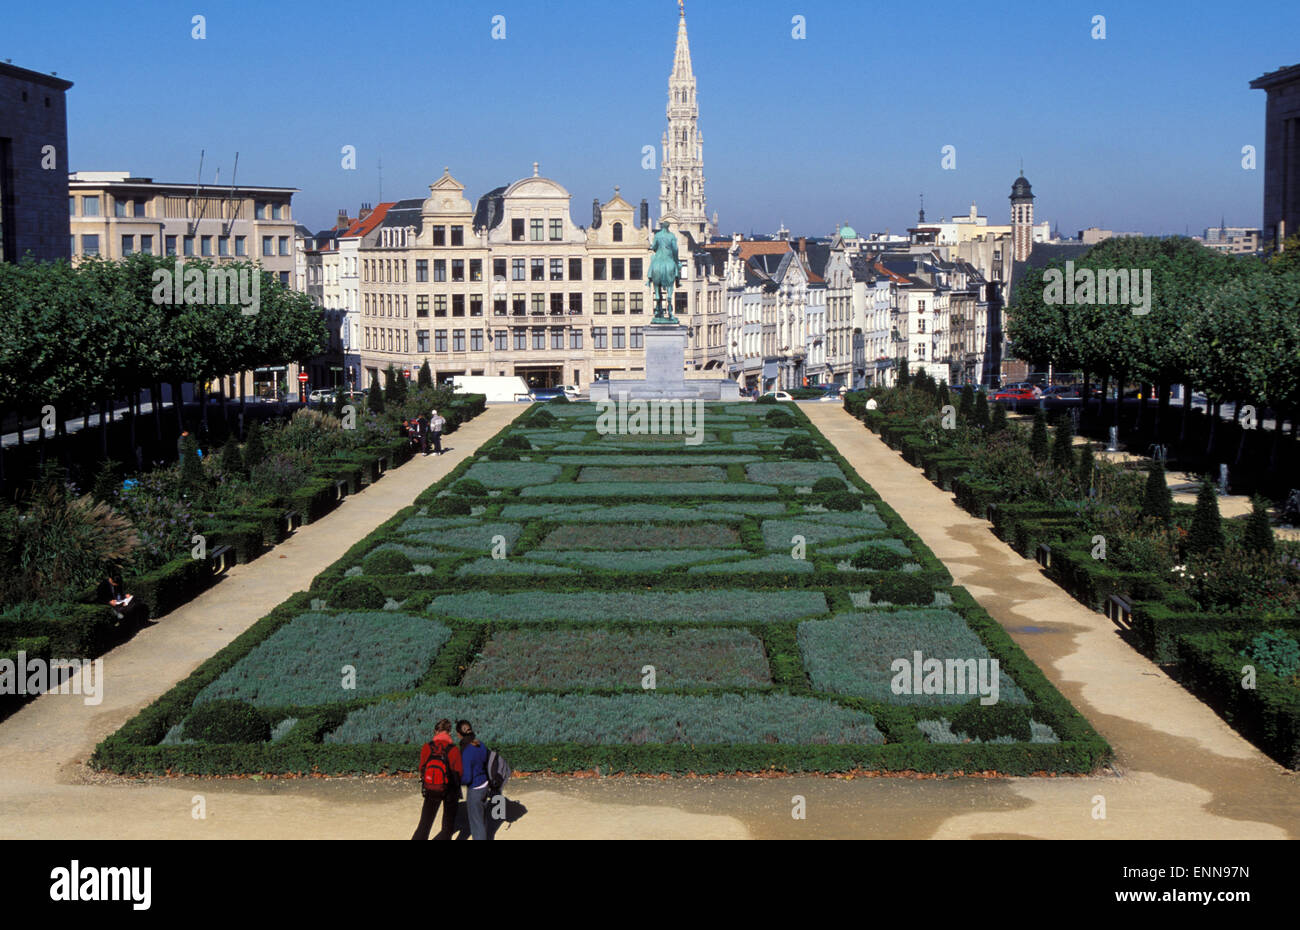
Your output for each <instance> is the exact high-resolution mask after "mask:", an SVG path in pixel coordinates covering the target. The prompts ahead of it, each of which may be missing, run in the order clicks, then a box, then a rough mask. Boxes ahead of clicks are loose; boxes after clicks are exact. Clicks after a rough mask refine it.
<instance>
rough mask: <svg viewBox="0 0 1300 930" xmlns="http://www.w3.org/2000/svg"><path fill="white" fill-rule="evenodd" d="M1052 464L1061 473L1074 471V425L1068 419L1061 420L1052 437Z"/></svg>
mask: <svg viewBox="0 0 1300 930" xmlns="http://www.w3.org/2000/svg"><path fill="white" fill-rule="evenodd" d="M1052 464H1053V465H1055V466H1056V467H1057V468H1059V469H1061V471H1073V470H1074V425H1073V423H1072V421H1071V420H1070V418H1069V417H1065V418H1064V419H1062V420H1061V425H1060V426H1058V427H1057V428H1056V434H1055V436H1053V437H1052Z"/></svg>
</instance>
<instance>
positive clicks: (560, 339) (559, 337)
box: [551, 329, 564, 349]
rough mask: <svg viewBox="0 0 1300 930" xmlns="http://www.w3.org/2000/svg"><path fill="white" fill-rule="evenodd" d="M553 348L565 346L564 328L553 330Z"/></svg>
mask: <svg viewBox="0 0 1300 930" xmlns="http://www.w3.org/2000/svg"><path fill="white" fill-rule="evenodd" d="M551 348H552V349H563V348H564V330H562V329H553V330H551Z"/></svg>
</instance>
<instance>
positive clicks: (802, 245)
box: [799, 236, 808, 258]
mask: <svg viewBox="0 0 1300 930" xmlns="http://www.w3.org/2000/svg"><path fill="white" fill-rule="evenodd" d="M799 254H800V255H802V256H804V257H805V258H806V257H807V255H808V237H807V236H800V237H799Z"/></svg>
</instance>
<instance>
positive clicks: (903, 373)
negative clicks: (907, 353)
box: [897, 359, 908, 387]
mask: <svg viewBox="0 0 1300 930" xmlns="http://www.w3.org/2000/svg"><path fill="white" fill-rule="evenodd" d="M907 381H908V371H907V359H900V360H899V362H898V379H897V384H898V386H899V387H907Z"/></svg>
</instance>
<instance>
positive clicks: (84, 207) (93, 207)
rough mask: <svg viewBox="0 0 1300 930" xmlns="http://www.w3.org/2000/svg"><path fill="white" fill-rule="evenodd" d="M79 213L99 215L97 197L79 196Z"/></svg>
mask: <svg viewBox="0 0 1300 930" xmlns="http://www.w3.org/2000/svg"><path fill="white" fill-rule="evenodd" d="M81 215H82V216H99V198H98V197H82V198H81Z"/></svg>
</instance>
